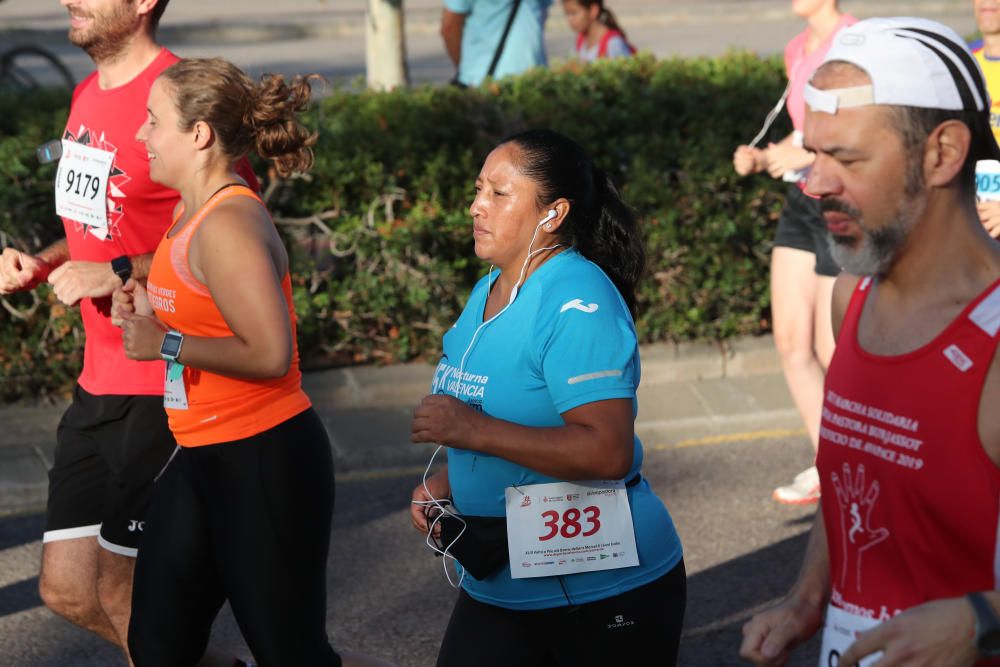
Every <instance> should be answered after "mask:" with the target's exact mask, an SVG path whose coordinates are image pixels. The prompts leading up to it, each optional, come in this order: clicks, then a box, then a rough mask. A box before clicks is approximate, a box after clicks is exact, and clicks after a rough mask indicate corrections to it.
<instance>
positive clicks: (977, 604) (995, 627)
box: [966, 591, 1000, 658]
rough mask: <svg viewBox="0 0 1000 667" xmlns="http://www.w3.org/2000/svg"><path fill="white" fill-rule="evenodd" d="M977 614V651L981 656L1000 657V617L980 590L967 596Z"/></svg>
mask: <svg viewBox="0 0 1000 667" xmlns="http://www.w3.org/2000/svg"><path fill="white" fill-rule="evenodd" d="M966 597H967V598H968V599H969V602H970V603H971V604H972V611H973V612H974V613H975V615H976V639H975V642H976V652H977V653H978V654H979V657H981V658H996V657H1000V618H997V614H996V612H995V611H993V606H992V605H991V604H990V603H989V601H987V600H986V598H985V597H984V596H983V594H982V593H980V592H978V591H977V592H975V593H969V594H968V595H967V596H966Z"/></svg>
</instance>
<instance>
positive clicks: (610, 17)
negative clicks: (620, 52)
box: [597, 2, 629, 44]
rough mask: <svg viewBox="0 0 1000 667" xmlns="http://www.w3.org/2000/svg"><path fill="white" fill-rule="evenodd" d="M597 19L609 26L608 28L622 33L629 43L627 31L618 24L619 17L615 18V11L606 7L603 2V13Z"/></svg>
mask: <svg viewBox="0 0 1000 667" xmlns="http://www.w3.org/2000/svg"><path fill="white" fill-rule="evenodd" d="M597 20H598V21H600V22H601V23H603V24H604V25H605V26H607V28H608V30H614V31H615V32H617V33H618V34H620V35H621V36H622V39H623V40H625V43H626V44H628V43H629V41H628V35H626V34H625V31H624V30H622V27H621V26H620V25H619V24H618V19H616V18H615V15H614V12H612V11H611V10H610V9H608V8H606V7H604V3H603V2H602V3H601V14H600V16H598V18H597Z"/></svg>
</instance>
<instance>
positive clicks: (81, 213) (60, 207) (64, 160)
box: [56, 139, 115, 240]
mask: <svg viewBox="0 0 1000 667" xmlns="http://www.w3.org/2000/svg"><path fill="white" fill-rule="evenodd" d="M62 146H63V152H62V157H61V158H60V160H59V171H58V172H57V174H56V213H58V214H59V215H61V216H62V217H64V218H67V219H69V220H73V221H74V222H78V223H80V224H82V225H85V226H86V227H87V230H88V231H89V232H90V233H91V234H93V235H94V236H96V237H98V238H99V239H102V240H103V239H105V238H107V235H108V177H109V176H110V174H111V165H112V163H113V162H114V160H115V155H114V153H110V152H108V151H104V150H101V149H99V148H93V147H91V146H84V145H83V144H78V143H77V142H75V141H69V140H67V139H64V140H63V142H62Z"/></svg>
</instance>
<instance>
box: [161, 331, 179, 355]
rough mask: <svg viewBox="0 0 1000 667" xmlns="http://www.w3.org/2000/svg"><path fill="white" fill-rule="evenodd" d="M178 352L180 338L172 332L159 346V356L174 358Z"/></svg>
mask: <svg viewBox="0 0 1000 667" xmlns="http://www.w3.org/2000/svg"><path fill="white" fill-rule="evenodd" d="M180 351H181V337H180V336H178V335H177V334H175V333H173V332H170V333H168V334H167V335H166V336H165V337H164V338H163V344H162V345H160V354H162V355H163V356H165V357H176V356H177V353H178V352H180Z"/></svg>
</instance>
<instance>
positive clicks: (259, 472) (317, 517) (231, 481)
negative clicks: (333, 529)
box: [128, 409, 340, 667]
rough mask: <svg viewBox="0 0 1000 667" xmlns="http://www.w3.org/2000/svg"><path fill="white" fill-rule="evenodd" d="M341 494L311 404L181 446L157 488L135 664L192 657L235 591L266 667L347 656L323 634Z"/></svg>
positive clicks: (136, 602) (145, 544) (144, 552)
mask: <svg viewBox="0 0 1000 667" xmlns="http://www.w3.org/2000/svg"><path fill="white" fill-rule="evenodd" d="M333 496H334V482H333V460H332V456H331V453H330V443H329V440H328V439H327V435H326V430H325V429H324V428H323V424H322V422H321V421H320V420H319V417H317V416H316V413H315V412H314V411H313V410H312V409H309V410H306V411H305V412H303V413H301V414H299V415H297V416H295V417H293V418H291V419H289V420H288V421H286V422H284V423H282V424H279V425H278V426H275V427H274V428H272V429H270V430H268V431H265V432H264V433H260V434H258V435H255V436H253V437H250V438H246V439H245V440H239V441H236V442H229V443H223V444H218V445H207V446H204V447H191V448H182V449H181V450H180V451H179V452H178V453H177V456H176V457H175V458H174V460H173V461H172V462H171V463H170V464H169V465H168V466H167V469H166V470H165V471H164V472H163V475H162V476H161V477H160V479H159V480H158V481H157V482H156V484H155V486H154V490H153V501H152V505H151V507H150V510H149V516H148V517H147V518H148V525H149V526H150V527H151V530H149V531H146V533H145V535H144V536H143V541H142V544H141V548H140V551H139V558H138V560H137V562H136V568H135V584H134V588H133V592H132V620H131V622H130V623H129V632H128V645H129V651H130V652H131V654H132V659H133V660H134V662H135V664H136V666H137V667H158V666H160V665H162V666H163V667H185V666H187V665H194V664H195V663H196V662H198V660H199V658H200V657H201V655H202V654H203V653H204V652H205V647H206V645H207V644H208V638H209V634H210V631H211V628H212V621H213V620H214V619H215V616H216V614H217V613H218V611H219V608H220V607H221V606H222V604H223V602H224V601H225V600H226V599H228V600H229V603H230V605H231V606H232V609H233V615H234V616H235V617H236V621H237V623H238V624H239V626H240V630H241V632H242V633H243V637H244V638H245V639H246V642H247V645H248V646H249V647H250V650H251V651H252V652H253V655H254V659H255V660H256V662H257V663H258V664H259V665H261V666H262V667H268V666H280V667H288V666H290V665H309V666H310V667H312V666H313V665H323V666H326V665H333V666H339V665H340V658H339V657H338V656H337V654H336V653H335V652H334V650H333V648H331V646H330V643H329V641H328V639H327V636H326V559H327V553H328V551H329V544H330V521H331V519H332V516H333ZM154 517H155V519H154Z"/></svg>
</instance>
